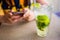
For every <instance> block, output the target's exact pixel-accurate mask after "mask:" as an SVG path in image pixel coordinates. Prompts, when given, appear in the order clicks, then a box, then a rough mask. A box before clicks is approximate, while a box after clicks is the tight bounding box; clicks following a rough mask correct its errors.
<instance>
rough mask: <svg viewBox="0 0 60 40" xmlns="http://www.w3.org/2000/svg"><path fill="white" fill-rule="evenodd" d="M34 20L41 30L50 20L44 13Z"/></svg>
mask: <svg viewBox="0 0 60 40" xmlns="http://www.w3.org/2000/svg"><path fill="white" fill-rule="evenodd" d="M36 22H37V26H38V28H39V29H40V30H42V31H43V30H44V28H46V27H47V26H48V25H49V23H50V20H49V18H48V16H46V15H38V16H37V18H36Z"/></svg>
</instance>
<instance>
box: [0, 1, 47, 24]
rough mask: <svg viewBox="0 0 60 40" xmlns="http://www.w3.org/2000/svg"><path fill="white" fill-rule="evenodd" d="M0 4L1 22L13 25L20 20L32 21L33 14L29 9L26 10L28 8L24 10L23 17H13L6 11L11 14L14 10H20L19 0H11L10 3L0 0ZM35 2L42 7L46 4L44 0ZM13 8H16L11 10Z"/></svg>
mask: <svg viewBox="0 0 60 40" xmlns="http://www.w3.org/2000/svg"><path fill="white" fill-rule="evenodd" d="M7 1H8V2H7ZM23 1H24V0H23ZM1 2H2V6H1V8H2V9H1V10H3V11H2V12H4V15H3V16H2V17H1V20H2V22H7V23H15V22H17V21H18V20H20V19H23V20H26V21H32V20H34V13H33V12H31V11H30V9H28V8H24V10H25V11H26V12H25V13H24V15H23V16H22V17H21V16H20V15H13V14H12V13H11V12H10V10H8V9H11V11H12V12H15V11H14V10H15V9H19V8H22V7H21V5H19V0H11V1H10V0H1ZM1 2H0V4H1ZM24 2H25V1H24ZM37 2H39V3H40V4H42V5H43V4H47V2H45V1H44V0H37ZM15 6H16V8H15V9H14V10H13V9H12V8H13V7H15ZM25 6H26V5H25ZM5 9H6V10H5ZM1 14H2V13H0V16H1Z"/></svg>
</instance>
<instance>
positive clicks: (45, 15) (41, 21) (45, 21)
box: [33, 0, 51, 37]
mask: <svg viewBox="0 0 60 40" xmlns="http://www.w3.org/2000/svg"><path fill="white" fill-rule="evenodd" d="M33 4H34V8H33V11H34V14H35V17H36V25H37V27H36V29H37V35H38V36H41V37H45V36H47V33H48V27H49V24H50V20H51V6H50V5H45V4H44V5H42V4H40V3H39V2H38V1H37V0H34V3H33Z"/></svg>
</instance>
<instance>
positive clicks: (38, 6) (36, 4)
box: [31, 3, 41, 8]
mask: <svg viewBox="0 0 60 40" xmlns="http://www.w3.org/2000/svg"><path fill="white" fill-rule="evenodd" d="M31 6H35V7H36V8H40V7H41V4H40V3H32V4H31Z"/></svg>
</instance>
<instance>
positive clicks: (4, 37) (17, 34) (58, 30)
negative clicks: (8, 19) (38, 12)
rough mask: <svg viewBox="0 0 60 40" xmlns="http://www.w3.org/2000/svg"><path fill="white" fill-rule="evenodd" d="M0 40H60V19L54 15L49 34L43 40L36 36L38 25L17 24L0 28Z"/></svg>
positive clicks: (33, 22) (30, 23) (29, 23)
mask: <svg viewBox="0 0 60 40" xmlns="http://www.w3.org/2000/svg"><path fill="white" fill-rule="evenodd" d="M0 40H60V19H59V18H58V17H57V16H56V15H54V14H52V18H51V23H50V26H49V33H48V35H47V37H44V38H41V37H39V36H38V35H37V34H36V23H35V21H31V22H28V23H17V24H13V25H4V24H2V26H1V27H0Z"/></svg>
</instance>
